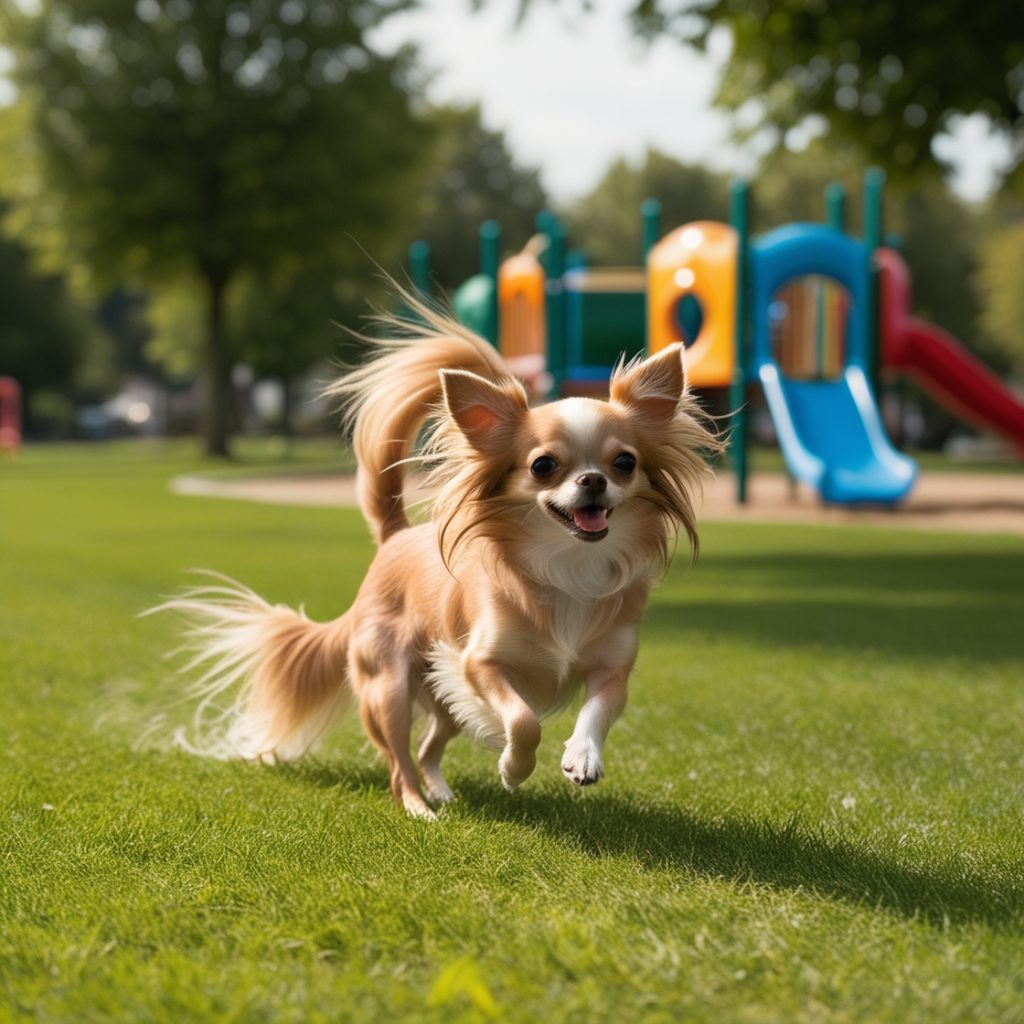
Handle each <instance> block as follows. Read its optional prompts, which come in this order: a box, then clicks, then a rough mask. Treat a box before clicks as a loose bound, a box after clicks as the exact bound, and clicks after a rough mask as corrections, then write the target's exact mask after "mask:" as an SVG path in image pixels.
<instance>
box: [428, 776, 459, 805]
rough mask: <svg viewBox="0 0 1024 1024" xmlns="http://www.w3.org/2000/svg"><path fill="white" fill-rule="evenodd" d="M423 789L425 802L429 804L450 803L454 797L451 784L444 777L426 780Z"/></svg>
mask: <svg viewBox="0 0 1024 1024" xmlns="http://www.w3.org/2000/svg"><path fill="white" fill-rule="evenodd" d="M425 789H426V797H427V803H430V804H450V803H451V802H452V801H453V800H455V799H456V796H455V794H454V793H453V792H452V788H451V786H449V785H448V783H447V782H445V781H444V779H430V780H428V781H427V783H426V786H425Z"/></svg>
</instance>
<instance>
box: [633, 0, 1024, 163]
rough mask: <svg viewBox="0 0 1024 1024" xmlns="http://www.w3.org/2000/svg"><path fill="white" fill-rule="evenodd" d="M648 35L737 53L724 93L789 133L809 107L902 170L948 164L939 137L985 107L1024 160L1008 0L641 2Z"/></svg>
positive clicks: (721, 97)
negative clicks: (713, 41)
mask: <svg viewBox="0 0 1024 1024" xmlns="http://www.w3.org/2000/svg"><path fill="white" fill-rule="evenodd" d="M631 18H632V22H633V25H634V27H635V28H636V29H637V31H639V32H640V33H641V34H643V35H645V36H647V37H653V36H656V35H659V34H669V35H672V36H675V37H676V38H678V39H680V40H682V41H684V42H686V43H688V44H692V45H695V46H697V47H701V48H703V47H705V46H706V45H707V42H708V39H709V37H710V35H711V33H712V32H713V31H714V30H715V29H719V28H725V29H727V30H728V31H729V33H730V35H731V36H732V40H733V48H732V54H731V56H730V58H729V60H728V61H727V62H726V65H725V71H724V74H723V77H722V80H721V82H720V83H719V89H718V94H717V102H718V103H720V104H721V105H723V106H725V107H728V108H731V109H734V110H735V109H738V108H740V107H747V108H748V109H751V110H756V111H757V112H758V115H759V123H758V125H757V127H767V128H769V129H771V130H772V131H773V132H775V134H776V138H777V139H778V140H779V141H780V142H781V141H782V139H783V137H784V134H785V132H786V131H788V130H789V129H790V128H792V127H794V126H796V125H798V124H800V123H801V121H803V120H804V119H805V118H807V117H811V116H817V117H819V118H824V119H825V121H826V122H827V123H828V126H829V128H830V137H831V138H832V139H834V140H841V141H851V142H853V143H854V144H855V145H856V146H857V148H858V149H859V150H861V151H862V152H863V153H864V154H866V156H867V157H868V158H869V159H870V160H872V161H874V162H878V163H882V164H884V165H886V166H887V167H888V168H889V169H890V170H891V171H893V172H896V173H910V172H917V171H919V170H921V169H923V168H925V167H927V166H929V165H931V166H932V167H934V166H935V165H936V164H938V163H941V161H939V158H938V157H937V156H936V154H935V152H934V149H933V147H932V142H933V141H934V139H935V138H936V136H938V135H941V134H942V133H943V132H944V131H946V130H947V129H948V128H949V127H950V123H951V121H952V120H953V119H954V118H955V117H956V116H957V115H958V114H971V113H976V112H980V113H982V114H985V115H986V116H987V117H988V118H989V119H990V120H991V122H992V124H993V125H994V126H995V127H996V129H997V130H999V131H1000V132H1002V133H1003V134H1004V135H1006V136H1007V137H1009V139H1010V140H1011V142H1012V143H1013V144H1014V147H1015V153H1016V157H1015V160H1014V163H1015V164H1016V165H1020V163H1021V161H1022V160H1024V145H1022V142H1024V109H1022V104H1024V88H1022V83H1024V17H1022V16H1021V11H1020V6H1019V4H1015V3H1007V2H1006V0H929V2H928V3H926V4H912V3H880V2H879V3H863V4H862V3H849V2H847V0H746V2H743V3H736V2H735V0H700V2H695V0H635V3H634V5H633V8H632V12H631Z"/></svg>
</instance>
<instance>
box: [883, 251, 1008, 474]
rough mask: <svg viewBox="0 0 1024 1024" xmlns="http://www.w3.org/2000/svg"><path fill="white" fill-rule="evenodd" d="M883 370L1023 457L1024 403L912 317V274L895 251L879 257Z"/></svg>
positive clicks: (957, 346)
mask: <svg viewBox="0 0 1024 1024" xmlns="http://www.w3.org/2000/svg"><path fill="white" fill-rule="evenodd" d="M876 257H877V259H878V267H879V271H880V274H881V278H880V304H881V308H880V316H881V337H882V366H883V367H885V368H886V369H889V370H898V371H900V372H902V373H906V374H907V375H908V376H910V377H912V378H913V379H914V381H915V383H917V384H918V385H919V386H920V388H921V389H922V390H923V391H925V392H927V393H928V394H929V395H931V396H932V398H934V399H935V400H936V401H937V402H938V403H939V404H940V405H942V406H944V407H945V408H947V409H948V410H949V411H950V412H951V413H953V415H954V416H956V417H957V418H958V419H962V420H964V421H965V422H966V423H971V424H973V425H974V426H977V427H981V428H982V429H984V430H994V431H996V432H997V433H999V434H1002V435H1003V436H1004V437H1006V438H1008V439H1009V440H1010V441H1012V442H1013V443H1014V444H1015V445H1016V446H1017V448H1018V450H1019V451H1020V453H1021V455H1022V456H1024V403H1022V402H1021V401H1020V399H1018V398H1017V397H1016V395H1014V393H1013V392H1012V391H1011V390H1010V389H1009V388H1008V387H1007V386H1006V385H1005V384H1004V383H1003V382H1002V381H1001V380H1000V379H999V378H998V377H997V376H996V375H995V374H994V373H993V372H992V371H991V370H990V369H989V368H988V367H987V366H986V365H985V364H984V363H983V362H982V361H981V360H980V359H978V358H977V357H976V356H974V355H972V354H971V353H970V352H969V351H968V350H967V349H966V348H965V347H964V346H963V345H962V344H961V343H960V342H959V341H957V340H956V338H954V337H953V336H952V335H951V334H949V333H947V332H946V331H944V330H943V329H942V328H941V327H936V326H935V325H934V324H930V323H927V322H926V321H924V320H917V319H915V318H914V317H912V316H910V271H909V270H908V269H907V264H906V262H905V261H904V259H903V257H902V256H900V254H899V253H898V252H896V251H895V250H893V249H879V250H878V251H877V253H876Z"/></svg>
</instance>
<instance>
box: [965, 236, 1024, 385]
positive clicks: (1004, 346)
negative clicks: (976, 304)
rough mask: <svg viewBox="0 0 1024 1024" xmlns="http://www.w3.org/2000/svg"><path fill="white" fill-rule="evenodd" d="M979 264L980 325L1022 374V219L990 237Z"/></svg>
mask: <svg viewBox="0 0 1024 1024" xmlns="http://www.w3.org/2000/svg"><path fill="white" fill-rule="evenodd" d="M979 264H980V265H979V267H978V273H977V277H976V282H975V283H976V287H977V290H978V293H979V297H980V300H981V306H982V308H981V323H982V326H983V327H984V328H985V330H986V332H987V333H988V335H989V336H990V337H991V339H992V340H993V341H994V342H995V343H996V344H998V345H999V347H1000V349H1001V350H1002V352H1003V353H1004V355H1005V356H1006V358H1007V360H1008V361H1009V362H1010V363H1011V364H1012V365H1013V368H1014V370H1015V371H1016V372H1017V373H1018V374H1021V375H1024V290H1022V289H1021V286H1020V283H1021V279H1022V278H1024V220H1020V221H1018V222H1017V223H1016V224H1012V225H1010V226H1009V227H1006V228H1003V229H1002V230H1001V231H998V232H996V233H995V234H994V235H992V237H990V238H989V239H988V240H987V241H986V243H985V244H984V245H983V246H982V248H981V255H980V260H979Z"/></svg>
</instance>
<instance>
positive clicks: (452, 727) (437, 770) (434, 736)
mask: <svg viewBox="0 0 1024 1024" xmlns="http://www.w3.org/2000/svg"><path fill="white" fill-rule="evenodd" d="M458 731H459V727H458V725H456V724H455V720H454V719H453V718H452V716H451V715H450V714H449V713H448V712H447V711H446V710H445V708H443V707H442V706H441V705H440V704H438V703H437V702H436V701H432V706H431V707H430V718H429V719H428V720H427V728H426V729H425V730H424V732H423V736H422V737H421V738H420V746H419V752H418V754H417V760H418V761H419V764H420V772H421V773H422V775H423V782H424V785H425V786H426V790H427V799H428V800H429V801H430V802H431V803H433V804H447V803H451V801H452V800H454V799H455V794H454V793H453V792H452V790H451V787H450V786H449V785H448V783H447V782H446V781H445V778H444V776H443V775H442V774H441V757H442V756H443V755H444V748H445V747H446V746H447V745H448V741H449V740H450V739H451V738H452V737H453V736H455V735H457V734H458Z"/></svg>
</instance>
